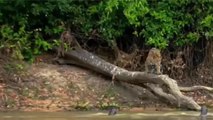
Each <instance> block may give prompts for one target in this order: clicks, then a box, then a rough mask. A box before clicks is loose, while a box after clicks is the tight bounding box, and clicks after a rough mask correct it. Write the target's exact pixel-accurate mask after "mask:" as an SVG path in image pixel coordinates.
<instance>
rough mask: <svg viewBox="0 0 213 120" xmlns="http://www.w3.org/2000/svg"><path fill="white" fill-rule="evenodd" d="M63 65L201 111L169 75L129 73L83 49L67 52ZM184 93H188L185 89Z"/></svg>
mask: <svg viewBox="0 0 213 120" xmlns="http://www.w3.org/2000/svg"><path fill="white" fill-rule="evenodd" d="M58 62H59V63H61V64H75V65H78V66H82V67H85V68H88V69H90V70H93V71H96V72H98V73H102V74H104V75H106V76H110V77H112V78H113V80H118V81H121V82H126V83H129V84H133V85H137V86H141V87H144V88H146V89H147V90H149V91H151V92H152V93H153V94H154V95H156V96H157V97H159V98H160V99H161V100H162V101H164V102H166V103H170V104H171V105H175V106H178V107H181V108H186V109H191V110H200V106H199V105H198V104H197V103H196V102H195V101H194V100H193V99H192V98H190V97H187V96H185V95H183V94H182V93H181V92H180V89H179V87H178V85H177V82H176V81H175V80H174V79H172V78H169V77H168V76H167V75H155V74H148V73H146V72H138V71H134V72H132V71H127V70H125V69H123V68H120V67H117V66H115V65H113V64H111V63H108V62H106V61H104V60H103V59H101V58H99V57H97V56H95V55H94V54H92V53H89V52H88V51H86V50H83V49H76V50H70V51H67V52H65V56H64V58H63V59H59V60H58ZM181 90H182V91H184V90H185V91H187V89H183V87H181Z"/></svg>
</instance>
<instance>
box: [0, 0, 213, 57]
mask: <svg viewBox="0 0 213 120" xmlns="http://www.w3.org/2000/svg"><path fill="white" fill-rule="evenodd" d="M212 6H213V2H211V1H209V0H198V1H194V0H176V1H173V0H171V1H168V0H158V1H152V0H127V1H125V0H103V1H101V0H100V1H81V0H79V1H76V0H73V1H72V0H61V1H59V0H45V1H29V0H0V25H1V31H2V33H3V34H4V35H3V34H2V35H1V39H2V40H3V41H1V46H4V45H5V44H3V43H8V44H10V43H11V46H13V45H16V44H19V47H18V48H17V49H19V50H20V51H21V53H22V54H23V56H24V58H27V59H28V60H29V59H31V58H33V56H34V55H36V54H40V53H41V52H42V51H43V50H44V51H45V50H48V49H50V48H51V45H52V43H54V42H53V41H50V40H49V39H52V38H56V39H57V38H59V35H60V33H61V32H62V31H63V30H64V29H66V28H67V27H68V26H71V30H72V32H74V33H77V34H79V35H81V36H82V37H84V38H89V37H90V36H92V35H93V33H94V31H96V34H98V35H99V36H100V37H101V38H103V40H105V41H106V42H107V43H109V45H112V43H115V40H117V39H122V43H125V42H127V41H130V42H133V41H131V40H132V39H133V38H137V40H138V42H140V43H145V44H146V45H148V46H155V47H158V48H161V49H165V48H167V47H168V46H169V45H171V44H173V45H175V46H185V45H192V44H196V42H198V41H199V40H203V38H204V39H207V40H210V39H212V36H213V28H212V26H213V16H212V13H213V7H212ZM5 25H6V26H7V28H5V27H4V26H5ZM126 34H128V37H123V36H126ZM201 38H202V39H201ZM129 39H131V40H129ZM13 47H14V46H13Z"/></svg>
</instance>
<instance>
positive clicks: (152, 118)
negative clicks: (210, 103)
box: [0, 111, 213, 120]
mask: <svg viewBox="0 0 213 120" xmlns="http://www.w3.org/2000/svg"><path fill="white" fill-rule="evenodd" d="M198 116H199V112H191V111H178V112H177V111H176V112H143V113H125V112H119V114H117V115H115V116H108V115H107V112H2V113H0V120H199V117H198ZM207 120H213V112H210V113H209V114H208V117H207Z"/></svg>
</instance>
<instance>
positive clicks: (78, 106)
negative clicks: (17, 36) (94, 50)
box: [0, 61, 212, 111]
mask: <svg viewBox="0 0 213 120" xmlns="http://www.w3.org/2000/svg"><path fill="white" fill-rule="evenodd" d="M2 63H4V64H1V65H0V69H1V72H0V80H1V83H0V90H1V91H0V96H1V99H0V109H1V110H2V111H8V110H19V111H73V110H105V109H107V108H108V107H110V106H117V107H119V108H120V109H121V110H124V111H144V110H146V111H147V110H168V109H170V108H168V106H167V105H166V104H163V103H161V102H160V101H159V100H158V99H157V98H156V97H155V96H152V94H150V93H149V92H148V91H146V90H145V89H143V88H139V87H137V86H133V85H127V84H125V83H119V82H115V83H114V84H113V83H112V80H111V78H107V77H105V76H102V75H100V74H97V73H94V72H92V71H90V70H87V69H84V68H80V67H77V66H68V65H57V64H52V63H48V62H46V61H41V62H37V63H34V64H31V65H29V64H27V63H24V62H21V63H20V62H5V61H2ZM199 93H200V92H199ZM188 94H189V96H191V97H193V98H194V99H196V101H197V102H199V103H201V104H202V102H204V100H205V101H208V102H209V103H211V104H212V100H211V98H209V99H207V98H206V97H205V98H204V97H203V96H202V95H200V96H198V93H188ZM211 104H209V105H211Z"/></svg>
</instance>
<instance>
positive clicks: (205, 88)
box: [179, 85, 213, 92]
mask: <svg viewBox="0 0 213 120" xmlns="http://www.w3.org/2000/svg"><path fill="white" fill-rule="evenodd" d="M179 89H180V91H183V92H192V91H196V90H205V91H209V92H213V88H212V87H207V86H199V85H198V86H192V87H179Z"/></svg>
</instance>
